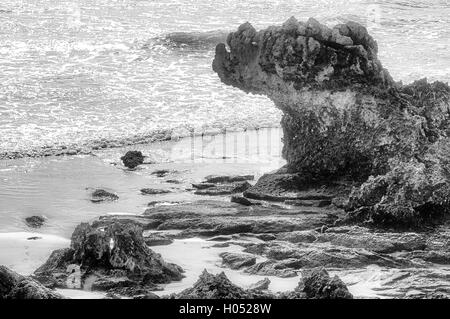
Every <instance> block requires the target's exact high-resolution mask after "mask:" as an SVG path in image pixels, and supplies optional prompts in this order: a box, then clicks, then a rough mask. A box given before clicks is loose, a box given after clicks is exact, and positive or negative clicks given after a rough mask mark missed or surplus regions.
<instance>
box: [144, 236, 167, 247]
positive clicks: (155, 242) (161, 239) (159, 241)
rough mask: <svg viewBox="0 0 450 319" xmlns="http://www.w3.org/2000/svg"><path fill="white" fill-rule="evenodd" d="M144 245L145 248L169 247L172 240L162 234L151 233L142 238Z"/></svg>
mask: <svg viewBox="0 0 450 319" xmlns="http://www.w3.org/2000/svg"><path fill="white" fill-rule="evenodd" d="M144 240H145V243H146V244H147V246H150V247H151V246H165V245H170V244H172V243H173V239H171V238H168V237H167V236H165V235H163V234H158V233H152V234H147V235H146V236H145V237H144Z"/></svg>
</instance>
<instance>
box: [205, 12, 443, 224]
mask: <svg viewBox="0 0 450 319" xmlns="http://www.w3.org/2000/svg"><path fill="white" fill-rule="evenodd" d="M227 44H228V48H229V51H227V47H226V45H225V44H223V43H222V44H219V45H217V47H216V54H215V59H214V61H213V69H214V71H215V72H216V73H217V74H218V75H219V77H220V79H221V80H222V82H224V83H225V84H227V85H231V86H234V87H237V88H239V89H241V90H243V91H245V92H249V93H253V94H262V95H266V96H268V97H269V98H270V99H271V100H272V101H273V102H274V103H275V105H276V106H277V107H278V108H279V109H281V111H282V112H283V118H282V122H281V125H282V127H283V132H284V134H283V145H284V146H283V157H284V158H285V159H286V161H287V165H286V167H285V170H286V173H291V174H297V175H298V176H299V178H297V180H296V181H294V180H292V183H293V184H294V185H293V187H291V186H289V187H287V188H286V187H281V189H283V188H284V189H291V190H295V189H296V187H297V188H299V187H300V189H298V190H299V191H307V190H308V189H312V190H317V189H320V187H318V184H319V186H320V184H324V185H326V184H328V183H329V182H334V181H337V180H343V179H344V180H347V181H349V185H350V184H353V186H355V188H354V190H353V191H352V193H351V195H350V201H349V203H348V205H347V207H346V209H347V211H348V212H349V218H348V219H345V220H344V221H343V222H346V223H351V222H358V223H363V222H367V221H368V222H371V223H372V224H374V225H375V226H389V227H421V226H423V225H424V224H426V223H431V224H433V223H435V222H441V221H440V219H441V218H442V217H446V218H447V217H448V213H449V212H450V204H449V203H450V200H449V199H450V179H449V177H448V176H449V172H450V161H449V158H450V139H449V137H448V136H449V129H448V127H449V124H450V112H449V108H450V106H449V105H450V102H449V101H450V87H449V86H448V85H447V84H445V83H442V82H434V83H428V82H427V80H426V79H424V80H419V81H416V82H414V83H412V84H409V85H403V84H401V83H395V82H394V81H393V79H392V77H391V76H390V75H389V72H388V71H387V70H386V69H384V68H383V66H382V64H381V62H380V61H379V59H378V57H377V53H378V47H377V43H376V42H375V40H374V39H373V38H372V37H371V36H370V35H369V34H368V32H367V30H366V28H365V27H363V26H362V25H360V24H358V23H355V22H347V23H345V24H341V25H337V26H335V27H334V28H332V29H329V28H328V27H326V26H325V25H322V24H320V23H319V22H317V21H316V20H314V19H310V20H308V22H307V23H301V22H298V21H297V20H296V19H295V18H291V19H290V20H288V21H287V22H286V23H285V24H283V25H282V26H278V27H269V28H267V29H265V30H261V31H256V30H255V29H254V28H253V26H252V25H251V24H249V23H245V24H243V25H241V26H240V27H239V28H238V30H237V31H236V32H233V33H231V34H230V35H229V36H228V38H227ZM370 176H372V177H370ZM369 177H370V178H369ZM284 179H286V178H284ZM355 184H356V185H355ZM272 185H273V183H268V185H266V186H265V187H263V185H261V183H260V185H259V186H257V187H255V188H251V189H249V190H248V191H247V192H246V194H244V195H245V196H246V197H249V198H257V199H274V200H283V201H284V200H290V199H307V198H299V196H297V195H298V194H294V196H290V194H283V192H281V194H280V192H278V186H277V187H275V189H274V187H273V186H272ZM277 185H279V183H278V184H277ZM255 186H256V185H255ZM294 193H296V192H294ZM297 193H298V192H297ZM288 195H289V196H288ZM346 196H349V193H347V194H346ZM332 197H334V196H332ZM332 197H331V198H315V199H327V200H332ZM309 199H312V198H309Z"/></svg>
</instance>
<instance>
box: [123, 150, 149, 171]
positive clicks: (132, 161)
mask: <svg viewBox="0 0 450 319" xmlns="http://www.w3.org/2000/svg"><path fill="white" fill-rule="evenodd" d="M120 159H121V160H122V162H123V165H125V166H126V167H128V168H131V169H133V168H136V167H137V166H139V165H141V164H143V163H144V155H142V152H140V151H128V152H127V153H126V154H125V155H124V156H122V157H121V158H120Z"/></svg>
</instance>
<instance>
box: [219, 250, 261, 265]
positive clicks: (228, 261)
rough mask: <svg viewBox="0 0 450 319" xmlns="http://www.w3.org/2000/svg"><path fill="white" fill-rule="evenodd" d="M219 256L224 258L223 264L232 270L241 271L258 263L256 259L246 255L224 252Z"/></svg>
mask: <svg viewBox="0 0 450 319" xmlns="http://www.w3.org/2000/svg"><path fill="white" fill-rule="evenodd" d="M219 256H220V257H221V258H222V263H223V264H224V265H226V266H228V267H230V268H231V269H241V268H244V267H248V266H252V265H254V264H255V263H256V257H254V256H250V255H246V254H238V253H228V252H224V253H221V254H220V255H219Z"/></svg>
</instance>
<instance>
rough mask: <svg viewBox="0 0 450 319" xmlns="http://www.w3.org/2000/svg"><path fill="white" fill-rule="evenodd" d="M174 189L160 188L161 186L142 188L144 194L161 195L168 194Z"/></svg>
mask: <svg viewBox="0 0 450 319" xmlns="http://www.w3.org/2000/svg"><path fill="white" fill-rule="evenodd" d="M171 192H172V191H170V190H168V189H159V188H143V189H141V194H142V195H161V194H168V193H171Z"/></svg>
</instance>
